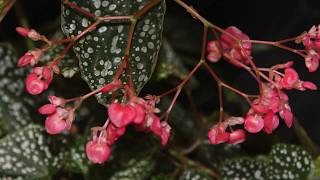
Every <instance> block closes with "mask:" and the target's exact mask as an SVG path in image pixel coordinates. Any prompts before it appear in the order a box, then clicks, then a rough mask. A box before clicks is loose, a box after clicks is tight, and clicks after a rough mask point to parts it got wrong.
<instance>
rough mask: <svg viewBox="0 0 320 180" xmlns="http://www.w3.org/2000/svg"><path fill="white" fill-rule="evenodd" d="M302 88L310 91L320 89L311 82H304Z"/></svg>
mask: <svg viewBox="0 0 320 180" xmlns="http://www.w3.org/2000/svg"><path fill="white" fill-rule="evenodd" d="M302 86H303V87H304V88H306V89H310V90H317V89H318V87H317V86H316V85H315V84H314V83H312V82H309V81H304V82H303V83H302Z"/></svg>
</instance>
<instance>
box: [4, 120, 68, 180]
mask: <svg viewBox="0 0 320 180" xmlns="http://www.w3.org/2000/svg"><path fill="white" fill-rule="evenodd" d="M49 142H50V141H49V140H48V138H47V137H46V135H44V131H43V128H42V127H40V126H38V125H28V126H26V127H25V128H23V129H18V130H17V131H16V132H14V133H11V134H9V135H7V136H6V137H4V138H3V139H1V140H0V164H1V166H0V174H3V175H6V176H23V177H28V178H29V179H39V178H43V177H46V176H49V175H50V174H51V173H52V172H54V171H55V170H56V169H57V168H60V161H61V159H62V158H63V156H62V154H60V155H55V154H54V153H53V151H52V150H51V148H50V147H49Z"/></svg>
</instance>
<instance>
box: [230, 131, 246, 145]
mask: <svg viewBox="0 0 320 180" xmlns="http://www.w3.org/2000/svg"><path fill="white" fill-rule="evenodd" d="M245 140H246V133H245V132H244V130H242V129H237V130H235V131H233V132H231V133H230V137H229V141H228V143H229V144H240V143H243V142H244V141H245Z"/></svg>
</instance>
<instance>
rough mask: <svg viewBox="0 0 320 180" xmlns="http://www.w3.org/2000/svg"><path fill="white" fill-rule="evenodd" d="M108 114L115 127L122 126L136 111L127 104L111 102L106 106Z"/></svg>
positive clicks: (125, 124)
mask: <svg viewBox="0 0 320 180" xmlns="http://www.w3.org/2000/svg"><path fill="white" fill-rule="evenodd" d="M108 115H109V118H110V121H111V122H112V123H113V124H114V125H115V126H116V127H124V126H127V125H128V124H130V123H131V122H132V121H133V120H134V118H135V117H136V111H135V108H134V107H132V106H131V105H129V104H119V103H112V104H111V105H110V106H109V108H108Z"/></svg>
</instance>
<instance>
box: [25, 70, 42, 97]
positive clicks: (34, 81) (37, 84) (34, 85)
mask: <svg viewBox="0 0 320 180" xmlns="http://www.w3.org/2000/svg"><path fill="white" fill-rule="evenodd" d="M25 83H26V90H27V92H28V93H30V94H32V95H37V94H40V93H42V92H43V91H44V90H45V89H46V84H45V82H44V81H42V80H40V79H39V77H38V75H37V74H36V73H30V74H29V75H28V76H27V78H26V81H25Z"/></svg>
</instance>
